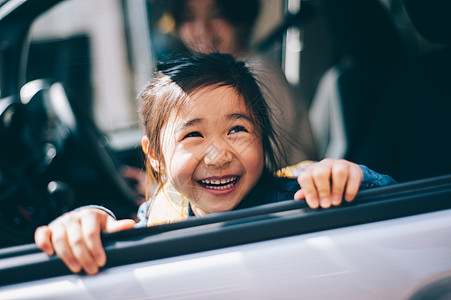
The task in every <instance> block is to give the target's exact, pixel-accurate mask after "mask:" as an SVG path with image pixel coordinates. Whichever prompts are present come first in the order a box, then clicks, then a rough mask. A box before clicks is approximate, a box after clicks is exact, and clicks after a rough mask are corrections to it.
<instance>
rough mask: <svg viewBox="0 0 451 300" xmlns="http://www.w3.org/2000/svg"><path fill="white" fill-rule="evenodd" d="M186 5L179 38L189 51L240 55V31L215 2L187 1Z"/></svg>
mask: <svg viewBox="0 0 451 300" xmlns="http://www.w3.org/2000/svg"><path fill="white" fill-rule="evenodd" d="M185 5H186V7H185V11H184V13H183V15H182V21H181V24H180V26H179V36H180V38H181V40H182V42H183V43H184V44H185V46H186V47H187V48H188V49H189V50H191V51H196V52H201V53H211V52H219V53H229V54H232V55H237V54H238V53H239V51H240V50H241V49H240V44H239V42H238V41H239V37H238V31H237V30H236V28H234V27H233V26H232V24H230V23H228V22H227V20H226V19H225V18H224V17H223V16H222V15H221V11H220V10H219V8H218V7H217V5H216V3H215V0H187V1H186V2H185ZM237 9H239V8H237Z"/></svg>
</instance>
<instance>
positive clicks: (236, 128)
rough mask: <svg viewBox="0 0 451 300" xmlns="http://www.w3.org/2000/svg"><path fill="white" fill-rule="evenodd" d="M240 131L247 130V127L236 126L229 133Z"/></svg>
mask: <svg viewBox="0 0 451 300" xmlns="http://www.w3.org/2000/svg"><path fill="white" fill-rule="evenodd" d="M240 131H244V132H247V130H246V128H244V127H243V126H235V127H233V128H232V129H230V131H229V134H230V133H237V132H240Z"/></svg>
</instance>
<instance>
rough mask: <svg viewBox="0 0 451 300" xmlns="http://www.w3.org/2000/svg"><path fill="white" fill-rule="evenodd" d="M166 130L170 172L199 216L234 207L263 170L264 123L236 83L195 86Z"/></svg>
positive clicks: (164, 150)
mask: <svg viewBox="0 0 451 300" xmlns="http://www.w3.org/2000/svg"><path fill="white" fill-rule="evenodd" d="M162 133H163V137H162V154H163V156H164V158H165V161H166V166H165V172H166V175H167V178H168V180H169V181H170V182H171V183H172V185H173V186H174V187H175V188H176V189H177V190H178V191H179V192H181V193H182V194H184V195H186V196H187V197H188V198H189V200H190V203H191V207H192V209H193V212H194V213H195V214H196V215H198V216H199V215H205V214H209V213H214V212H222V211H229V210H231V209H233V208H234V207H236V206H237V205H238V204H239V203H240V202H241V200H242V199H243V198H244V197H245V196H246V195H247V194H248V193H249V191H250V190H251V189H252V188H253V187H254V186H255V184H256V183H257V181H258V180H259V178H260V176H261V174H262V171H263V165H264V156H263V148H262V142H261V138H260V132H259V129H258V128H257V126H256V125H255V124H254V123H253V122H252V119H251V116H250V113H249V111H248V110H247V108H246V106H245V104H244V101H243V100H242V98H241V97H240V96H239V95H238V94H237V93H236V91H235V90H234V89H233V88H230V87H218V88H214V89H212V88H204V89H201V90H200V91H197V92H195V93H194V94H193V95H191V96H190V100H189V107H184V108H183V109H182V110H181V112H180V114H179V115H178V117H174V116H173V117H171V118H170V119H169V120H168V122H167V124H166V125H165V126H163V129H162Z"/></svg>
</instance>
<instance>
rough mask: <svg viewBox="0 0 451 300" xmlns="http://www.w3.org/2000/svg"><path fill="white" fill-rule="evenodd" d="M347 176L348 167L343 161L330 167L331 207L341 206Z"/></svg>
mask: <svg viewBox="0 0 451 300" xmlns="http://www.w3.org/2000/svg"><path fill="white" fill-rule="evenodd" d="M348 176H349V166H348V164H347V163H346V162H345V161H337V163H335V164H334V165H333V166H332V205H334V206H338V205H340V204H341V200H342V197H343V193H344V191H345V186H346V182H347V180H348Z"/></svg>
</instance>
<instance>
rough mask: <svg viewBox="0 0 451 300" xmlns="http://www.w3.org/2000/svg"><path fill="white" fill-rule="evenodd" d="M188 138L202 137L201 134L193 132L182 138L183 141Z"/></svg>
mask: <svg viewBox="0 0 451 300" xmlns="http://www.w3.org/2000/svg"><path fill="white" fill-rule="evenodd" d="M189 137H203V136H202V134H200V132H198V131H193V132H190V133H188V134H187V135H185V136H184V137H183V139H186V138H189Z"/></svg>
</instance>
